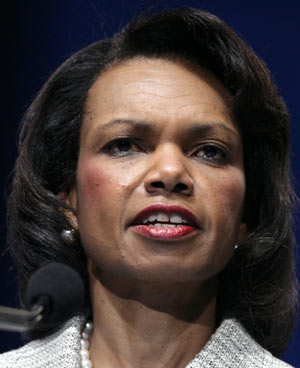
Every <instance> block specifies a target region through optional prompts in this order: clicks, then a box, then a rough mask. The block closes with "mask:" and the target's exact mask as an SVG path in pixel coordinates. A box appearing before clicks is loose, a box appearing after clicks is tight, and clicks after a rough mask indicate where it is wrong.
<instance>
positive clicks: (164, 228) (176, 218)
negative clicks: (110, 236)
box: [131, 205, 200, 240]
mask: <svg viewBox="0 0 300 368" xmlns="http://www.w3.org/2000/svg"><path fill="white" fill-rule="evenodd" d="M131 226H132V227H133V228H134V229H135V231H137V232H138V233H140V234H141V235H144V236H146V237H150V238H156V239H163V240H168V239H170V240H171V239H176V238H181V237H183V236H186V235H189V234H191V233H195V232H196V231H198V230H199V229H200V227H199V226H198V224H197V222H196V219H195V218H194V216H193V215H192V214H191V213H190V212H189V211H187V210H185V209H183V208H182V207H179V206H163V205H154V206H150V207H148V208H146V209H145V210H143V211H141V212H140V213H139V215H138V216H137V217H136V218H135V220H134V221H133V223H132V225H131Z"/></svg>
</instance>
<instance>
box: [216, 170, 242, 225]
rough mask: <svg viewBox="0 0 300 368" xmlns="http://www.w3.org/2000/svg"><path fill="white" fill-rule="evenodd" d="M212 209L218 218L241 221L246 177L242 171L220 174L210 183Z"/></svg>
mask: <svg viewBox="0 0 300 368" xmlns="http://www.w3.org/2000/svg"><path fill="white" fill-rule="evenodd" d="M210 192H211V195H212V197H211V201H210V203H211V210H212V211H213V212H214V214H215V216H216V218H220V217H221V218H224V219H227V220H229V219H231V220H232V221H234V222H236V221H240V218H241V215H242V210H243V204H244V197H245V178H244V174H243V172H242V171H239V170H237V171H235V170H234V171H233V172H230V173H226V174H223V175H222V174H220V175H219V176H218V179H217V180H214V181H212V182H211V183H210Z"/></svg>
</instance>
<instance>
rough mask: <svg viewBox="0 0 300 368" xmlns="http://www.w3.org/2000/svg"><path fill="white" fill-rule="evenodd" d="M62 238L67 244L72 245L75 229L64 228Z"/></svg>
mask: <svg viewBox="0 0 300 368" xmlns="http://www.w3.org/2000/svg"><path fill="white" fill-rule="evenodd" d="M61 238H62V240H63V241H64V243H65V244H67V245H72V244H73V243H74V241H75V230H74V229H64V230H63V231H62V232H61Z"/></svg>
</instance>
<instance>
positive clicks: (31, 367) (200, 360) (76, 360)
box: [0, 317, 291, 368]
mask: <svg viewBox="0 0 300 368" xmlns="http://www.w3.org/2000/svg"><path fill="white" fill-rule="evenodd" d="M83 323H84V318H83V317H74V318H72V319H71V320H69V321H68V322H67V323H66V324H65V325H64V326H63V327H62V328H61V329H60V330H59V331H57V332H55V333H54V334H52V335H50V336H48V337H46V338H43V339H40V340H34V341H32V342H30V343H29V344H27V345H25V346H23V347H22V348H20V349H17V350H13V351H10V352H7V353H4V354H1V355H0V367H1V368H79V367H80V357H79V348H80V332H81V329H82V326H83ZM288 367H291V366H290V365H288V364H286V363H284V362H282V361H281V360H279V359H277V358H275V357H273V356H272V355H271V354H270V353H269V352H268V351H266V350H265V349H263V348H262V347H261V346H260V345H258V344H257V343H256V342H255V341H254V340H253V339H252V338H251V337H250V336H249V335H248V333H247V332H246V331H245V329H244V328H243V327H242V326H241V325H240V323H238V322H237V321H236V320H233V319H227V320H224V321H223V322H222V324H221V325H220V326H219V328H218V329H217V330H216V332H215V333H214V334H213V335H212V337H211V339H210V340H209V341H208V343H207V344H206V345H205V347H204V348H203V349H202V350H201V351H200V353H198V354H197V355H196V356H195V358H194V359H193V360H192V361H191V362H190V363H189V364H188V365H187V367H186V368H288ZM166 368H174V367H166Z"/></svg>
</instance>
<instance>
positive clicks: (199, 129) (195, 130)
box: [187, 121, 239, 137]
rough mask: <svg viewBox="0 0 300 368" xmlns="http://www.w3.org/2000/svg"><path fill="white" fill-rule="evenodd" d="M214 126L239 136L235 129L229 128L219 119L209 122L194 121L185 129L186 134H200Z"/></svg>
mask: <svg viewBox="0 0 300 368" xmlns="http://www.w3.org/2000/svg"><path fill="white" fill-rule="evenodd" d="M214 128H218V129H222V130H223V131H225V132H227V133H230V134H232V135H234V136H235V137H239V133H238V132H237V131H235V130H233V129H231V128H229V127H228V126H227V125H225V124H224V123H222V122H219V121H211V122H206V123H194V124H192V126H190V127H189V128H188V129H187V135H188V136H193V135H201V134H203V133H204V132H205V131H209V130H212V129H214Z"/></svg>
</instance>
